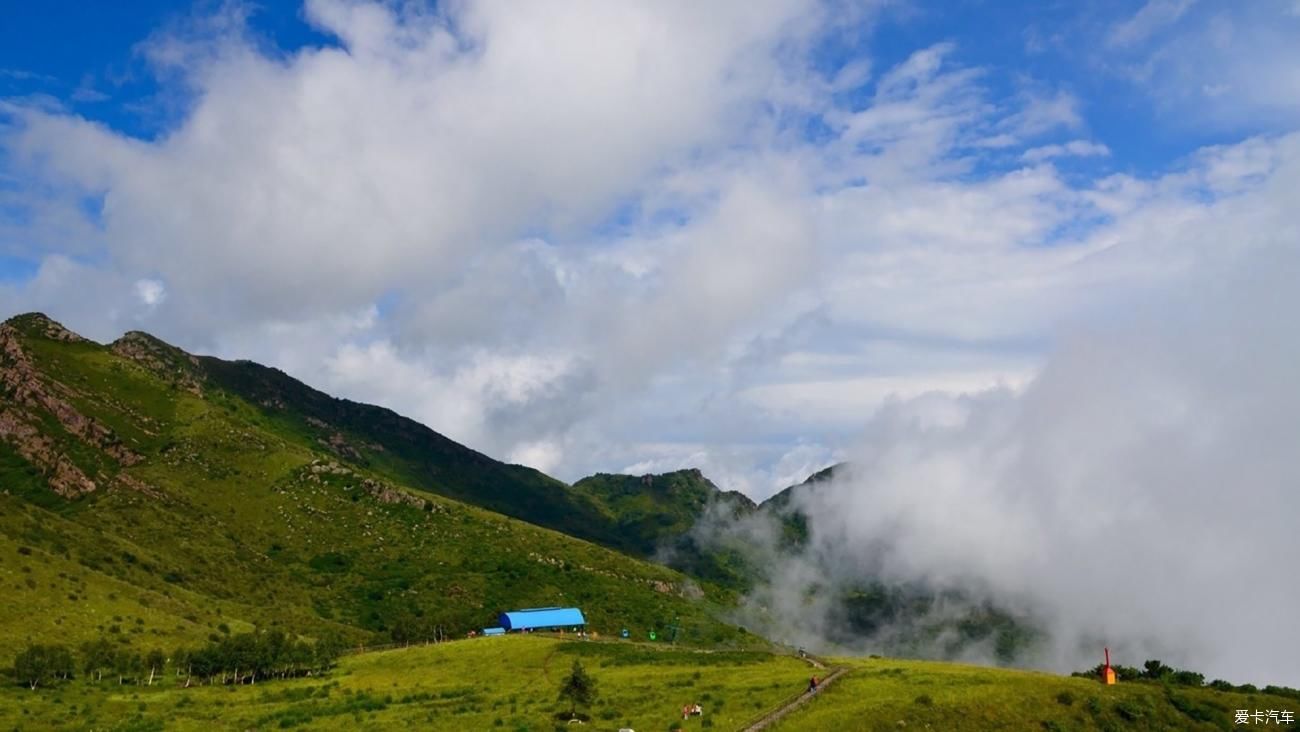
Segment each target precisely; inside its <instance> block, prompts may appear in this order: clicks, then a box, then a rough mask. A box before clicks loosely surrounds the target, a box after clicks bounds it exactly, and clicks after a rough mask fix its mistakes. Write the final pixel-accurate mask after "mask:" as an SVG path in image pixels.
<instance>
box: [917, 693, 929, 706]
mask: <svg viewBox="0 0 1300 732" xmlns="http://www.w3.org/2000/svg"><path fill="white" fill-rule="evenodd" d="M913 701H914V702H916V703H917V704H920V705H921V706H923V707H932V706H934V700H933V699H931V698H930V695H929V694H922V695H920V696H918V697H916V699H914V700H913Z"/></svg>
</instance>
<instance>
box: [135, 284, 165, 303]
mask: <svg viewBox="0 0 1300 732" xmlns="http://www.w3.org/2000/svg"><path fill="white" fill-rule="evenodd" d="M135 296H136V297H138V298H140V302H142V303H144V304H145V305H146V306H148V307H151V308H152V307H155V306H157V305H161V304H162V302H163V300H166V299H167V288H166V287H164V286H163V283H162V282H161V281H159V280H148V279H145V280H136V281H135Z"/></svg>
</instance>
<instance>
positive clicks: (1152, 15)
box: [1107, 0, 1194, 46]
mask: <svg viewBox="0 0 1300 732" xmlns="http://www.w3.org/2000/svg"><path fill="white" fill-rule="evenodd" d="M1193 2H1194V0H1147V3H1146V4H1145V5H1143V6H1142V8H1141V9H1139V10H1138V11H1137V12H1136V13H1134V14H1133V16H1132V17H1130V18H1128V19H1127V20H1124V21H1123V22H1120V23H1116V24H1115V26H1114V27H1112V28H1111V30H1110V35H1109V36H1108V38H1107V42H1108V43H1109V44H1110V45H1112V46H1131V45H1133V44H1135V43H1139V42H1141V41H1144V40H1146V39H1147V38H1148V37H1149V36H1151V35H1152V34H1153V33H1156V32H1157V31H1159V30H1160V29H1161V28H1164V27H1166V26H1169V25H1172V24H1174V23H1176V22H1177V21H1178V19H1179V18H1181V17H1183V13H1186V12H1187V9H1188V8H1190V7H1191V6H1192V3H1193Z"/></svg>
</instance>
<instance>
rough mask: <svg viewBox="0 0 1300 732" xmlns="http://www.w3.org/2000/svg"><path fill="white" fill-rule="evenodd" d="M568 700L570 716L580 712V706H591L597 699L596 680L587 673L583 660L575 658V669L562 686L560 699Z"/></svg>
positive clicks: (572, 716)
mask: <svg viewBox="0 0 1300 732" xmlns="http://www.w3.org/2000/svg"><path fill="white" fill-rule="evenodd" d="M565 700H568V702H569V718H570V719H572V718H574V717H576V716H577V714H578V707H579V706H584V707H589V706H591V705H592V704H594V703H595V701H596V681H595V679H592V678H591V677H590V676H588V675H587V670H586V669H584V668H583V667H582V662H581V661H578V660H577V659H574V661H573V669H572V670H571V671H570V672H569V676H568V678H566V679H565V680H564V683H563V684H562V685H561V686H560V696H559V701H565Z"/></svg>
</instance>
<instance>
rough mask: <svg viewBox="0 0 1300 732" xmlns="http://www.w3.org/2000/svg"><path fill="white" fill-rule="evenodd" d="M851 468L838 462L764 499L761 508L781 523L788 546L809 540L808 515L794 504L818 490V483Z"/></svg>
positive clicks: (801, 544) (842, 473) (802, 543)
mask: <svg viewBox="0 0 1300 732" xmlns="http://www.w3.org/2000/svg"><path fill="white" fill-rule="evenodd" d="M848 470H849V464H848V463H836V464H835V465H832V466H830V467H828V468H823V469H822V470H819V471H817V472H816V473H813V474H812V475H810V476H808V477H807V478H806V479H805V480H804V481H803V482H802V483H799V484H797V485H792V486H790V487H788V488H786V489H784V490H782V491H781V492H780V493H777V494H776V495H774V496H772V497H770V498H768V499H767V500H765V501H763V503H762V504H761V505H760V506H759V508H760V509H761V510H762V511H763V512H764V513H766V514H769V515H771V516H773V517H774V518H776V519H777V520H778V521H780V523H781V528H782V539H783V541H784V543H785V544H786V545H787V546H788V547H801V546H803V545H804V544H806V543H807V541H808V516H807V515H805V514H804V513H803V511H800V510H799V509H798V507H797V506H795V505H791V504H794V503H795V502H796V501H797V500H801V499H802V500H806V499H807V498H808V497H809V496H811V495H812V494H813V493H815V492H816V490H817V487H818V485H820V484H825V483H828V482H830V481H831V480H833V479H835V478H838V477H842V476H843V475H845V474H846V473H847V472H848Z"/></svg>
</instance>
